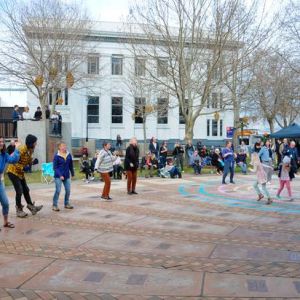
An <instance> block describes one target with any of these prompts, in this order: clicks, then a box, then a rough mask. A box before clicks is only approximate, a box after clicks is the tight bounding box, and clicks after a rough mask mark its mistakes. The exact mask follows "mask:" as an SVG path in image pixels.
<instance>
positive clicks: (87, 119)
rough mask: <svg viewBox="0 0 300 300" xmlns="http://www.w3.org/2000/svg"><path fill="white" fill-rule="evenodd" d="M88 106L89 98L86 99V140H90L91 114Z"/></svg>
mask: <svg viewBox="0 0 300 300" xmlns="http://www.w3.org/2000/svg"><path fill="white" fill-rule="evenodd" d="M88 108H89V98H87V100H86V125H85V127H86V134H85V141H86V142H88V141H89V115H88Z"/></svg>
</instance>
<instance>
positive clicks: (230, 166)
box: [223, 160, 234, 182]
mask: <svg viewBox="0 0 300 300" xmlns="http://www.w3.org/2000/svg"><path fill="white" fill-rule="evenodd" d="M229 172H230V182H233V176H234V162H232V161H226V160H225V161H224V173H223V182H225V179H226V177H227V175H228V173H229Z"/></svg>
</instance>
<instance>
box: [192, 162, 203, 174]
mask: <svg viewBox="0 0 300 300" xmlns="http://www.w3.org/2000/svg"><path fill="white" fill-rule="evenodd" d="M193 168H194V172H195V174H200V173H201V166H200V165H199V164H193Z"/></svg>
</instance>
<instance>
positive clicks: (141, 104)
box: [134, 97, 146, 124]
mask: <svg viewBox="0 0 300 300" xmlns="http://www.w3.org/2000/svg"><path fill="white" fill-rule="evenodd" d="M145 105H146V98H140V97H137V98H135V99H134V122H135V124H143V123H144V114H145Z"/></svg>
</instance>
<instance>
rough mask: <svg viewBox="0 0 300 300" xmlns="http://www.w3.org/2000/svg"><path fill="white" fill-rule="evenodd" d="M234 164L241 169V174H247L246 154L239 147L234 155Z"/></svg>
mask: <svg viewBox="0 0 300 300" xmlns="http://www.w3.org/2000/svg"><path fill="white" fill-rule="evenodd" d="M236 164H237V165H238V166H239V167H240V168H241V169H242V173H243V174H247V154H246V153H245V150H244V149H242V148H241V149H240V150H239V153H238V154H237V157H236Z"/></svg>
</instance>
